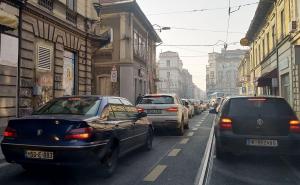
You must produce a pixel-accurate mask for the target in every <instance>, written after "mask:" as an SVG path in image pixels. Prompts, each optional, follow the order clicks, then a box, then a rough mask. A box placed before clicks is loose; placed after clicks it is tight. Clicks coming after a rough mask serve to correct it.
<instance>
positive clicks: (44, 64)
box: [37, 46, 51, 71]
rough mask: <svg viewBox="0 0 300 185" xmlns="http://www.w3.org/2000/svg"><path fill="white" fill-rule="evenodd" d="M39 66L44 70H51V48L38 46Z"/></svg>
mask: <svg viewBox="0 0 300 185" xmlns="http://www.w3.org/2000/svg"><path fill="white" fill-rule="evenodd" d="M37 67H38V69H42V70H47V71H50V70H51V49H50V48H46V47H43V46H38V58H37Z"/></svg>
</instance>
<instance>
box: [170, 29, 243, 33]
mask: <svg viewBox="0 0 300 185" xmlns="http://www.w3.org/2000/svg"><path fill="white" fill-rule="evenodd" d="M170 28H171V30H172V29H175V30H188V31H203V32H205V31H207V32H215V33H227V31H225V30H206V29H199V28H185V27H170ZM228 33H231V34H245V32H238V31H228Z"/></svg>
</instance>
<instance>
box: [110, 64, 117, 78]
mask: <svg viewBox="0 0 300 185" xmlns="http://www.w3.org/2000/svg"><path fill="white" fill-rule="evenodd" d="M110 81H111V82H118V71H117V68H116V66H113V67H112V69H111V72H110Z"/></svg>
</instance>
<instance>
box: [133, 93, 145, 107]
mask: <svg viewBox="0 0 300 185" xmlns="http://www.w3.org/2000/svg"><path fill="white" fill-rule="evenodd" d="M142 98H143V97H142V95H141V94H139V95H138V97H137V98H136V102H135V104H136V105H137V104H139V102H140V101H141V100H142Z"/></svg>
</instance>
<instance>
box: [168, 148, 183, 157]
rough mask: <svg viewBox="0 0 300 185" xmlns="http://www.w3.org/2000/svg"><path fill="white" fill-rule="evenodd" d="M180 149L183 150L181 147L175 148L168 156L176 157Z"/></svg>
mask: <svg viewBox="0 0 300 185" xmlns="http://www.w3.org/2000/svg"><path fill="white" fill-rule="evenodd" d="M180 151H181V149H173V150H172V151H171V152H170V153H169V154H168V156H169V157H176V156H177V155H178V153H179V152H180Z"/></svg>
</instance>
